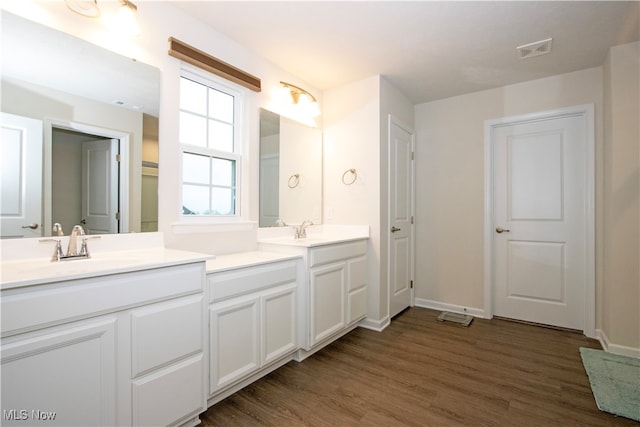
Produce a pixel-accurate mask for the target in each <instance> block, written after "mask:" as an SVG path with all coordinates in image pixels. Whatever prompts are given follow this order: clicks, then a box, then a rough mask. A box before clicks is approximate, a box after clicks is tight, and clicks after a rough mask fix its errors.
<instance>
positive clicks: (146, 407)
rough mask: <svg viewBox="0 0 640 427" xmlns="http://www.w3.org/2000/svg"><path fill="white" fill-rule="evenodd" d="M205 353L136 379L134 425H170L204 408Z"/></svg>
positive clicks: (134, 385) (134, 386)
mask: <svg viewBox="0 0 640 427" xmlns="http://www.w3.org/2000/svg"><path fill="white" fill-rule="evenodd" d="M203 363H204V362H203V355H202V353H201V354H199V355H197V356H193V357H191V358H188V359H186V360H183V361H181V362H180V363H177V364H175V365H171V366H169V367H168V368H165V369H162V370H160V371H157V372H154V373H152V374H150V375H147V376H144V377H141V378H139V379H137V380H135V381H133V425H134V426H166V425H169V424H173V423H175V422H176V421H181V420H183V419H184V418H187V417H189V416H192V415H195V414H197V413H199V412H201V411H204V410H205V409H206V408H205V401H204V396H203V394H202V391H203V389H204V384H203V383H204V378H203V376H202V371H203V366H202V364H203Z"/></svg>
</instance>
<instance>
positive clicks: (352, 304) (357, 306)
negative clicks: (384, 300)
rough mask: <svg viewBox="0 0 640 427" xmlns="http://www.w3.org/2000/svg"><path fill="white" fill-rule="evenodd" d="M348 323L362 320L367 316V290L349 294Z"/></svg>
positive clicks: (362, 289) (358, 290)
mask: <svg viewBox="0 0 640 427" xmlns="http://www.w3.org/2000/svg"><path fill="white" fill-rule="evenodd" d="M347 300H348V301H347V323H349V324H351V323H353V322H355V321H356V320H360V319H362V318H363V317H365V316H366V314H367V288H360V289H357V290H355V291H353V292H349V295H348V296H347Z"/></svg>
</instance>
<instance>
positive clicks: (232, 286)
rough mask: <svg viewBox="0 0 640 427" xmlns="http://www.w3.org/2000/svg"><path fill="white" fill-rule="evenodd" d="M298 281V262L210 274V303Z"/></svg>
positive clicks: (278, 263)
mask: <svg viewBox="0 0 640 427" xmlns="http://www.w3.org/2000/svg"><path fill="white" fill-rule="evenodd" d="M295 280H296V261H295V260H292V261H286V262H277V263H270V264H264V265H260V266H255V267H247V268H240V269H237V270H230V271H224V272H221V273H213V274H209V275H208V278H207V282H208V286H209V302H210V303H212V302H217V301H221V300H224V299H227V298H231V297H234V296H238V295H242V294H246V293H250V292H254V291H257V290H260V289H263V288H268V287H272V286H276V285H281V284H285V283H289V282H293V281H295Z"/></svg>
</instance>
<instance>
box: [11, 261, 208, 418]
mask: <svg viewBox="0 0 640 427" xmlns="http://www.w3.org/2000/svg"><path fill="white" fill-rule="evenodd" d="M73 262H82V261H73ZM204 281H205V263H204V262H190V263H186V264H180V265H172V266H166V267H161V268H153V269H146V270H141V271H136V272H125V273H118V274H107V275H102V276H96V277H87V278H81V279H74V280H65V281H58V282H52V283H42V284H36V285H30V286H25V287H19V286H16V287H12V288H10V289H3V290H2V300H1V306H2V345H1V348H0V358H1V363H2V366H1V369H2V417H3V418H2V425H48V426H51V425H68V426H73V425H81V426H99V425H102V426H114V425H172V424H184V423H187V424H189V423H190V424H192V425H195V424H196V422H197V417H198V414H199V413H200V412H202V411H204V410H205V409H206V407H205V405H206V398H205V384H204V372H205V370H204V331H203V328H204V297H203V290H204Z"/></svg>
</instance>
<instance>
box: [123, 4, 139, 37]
mask: <svg viewBox="0 0 640 427" xmlns="http://www.w3.org/2000/svg"><path fill="white" fill-rule="evenodd" d="M137 11H138V6H136V5H135V4H133V3H132V2H130V1H129V0H120V9H118V22H119V24H118V26H119V27H120V29H121V30H122V31H123V32H124V33H125V34H128V35H131V36H135V35H138V34H140V27H139V26H138V23H137V22H136V16H135V15H134V13H135V12H137Z"/></svg>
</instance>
